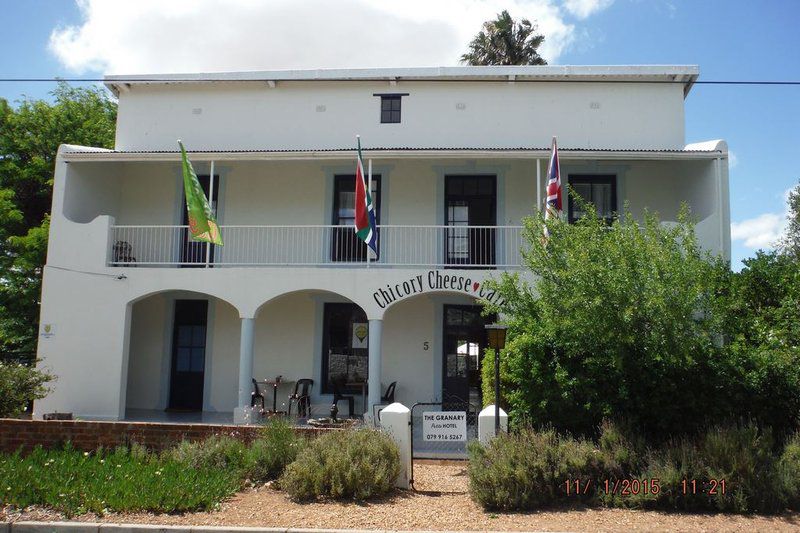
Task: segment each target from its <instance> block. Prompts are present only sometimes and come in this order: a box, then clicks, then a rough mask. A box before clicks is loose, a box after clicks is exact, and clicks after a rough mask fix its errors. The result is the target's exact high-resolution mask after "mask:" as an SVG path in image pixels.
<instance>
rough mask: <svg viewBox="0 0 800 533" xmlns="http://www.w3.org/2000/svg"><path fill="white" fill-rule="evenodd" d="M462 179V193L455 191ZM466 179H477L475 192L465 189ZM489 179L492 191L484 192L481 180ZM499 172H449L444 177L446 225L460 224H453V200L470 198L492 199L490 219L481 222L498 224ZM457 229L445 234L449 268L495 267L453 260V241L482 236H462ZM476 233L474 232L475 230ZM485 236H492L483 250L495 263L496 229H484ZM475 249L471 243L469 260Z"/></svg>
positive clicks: (445, 256) (445, 251) (464, 200)
mask: <svg viewBox="0 0 800 533" xmlns="http://www.w3.org/2000/svg"><path fill="white" fill-rule="evenodd" d="M459 180H460V181H461V187H462V190H461V192H460V193H457V192H454V191H453V188H454V184H455V183H456V182H458V181H459ZM465 180H476V183H475V193H466V192H464V190H463V186H464V181H465ZM482 180H488V181H490V182H491V187H490V189H491V190H490V192H486V193H482V192H480V190H481V181H482ZM497 181H498V180H497V174H447V175H445V177H444V221H443V223H444V225H445V226H448V227H452V228H457V227H458V226H457V225H455V224H453V221H452V220H451V218H450V205H451V202H469V200H470V199H478V200H481V199H482V200H489V201H490V215H489V219H490V220H488V221H487V223H486V224H481V225H484V226H497V191H498V187H497ZM470 224H471V221H469V220H467V225H470ZM456 232H457V230H447V233H446V234H445V249H444V260H445V262H446V263H447V265H448V267H447V268H464V269H471V268H477V269H481V270H489V269H493V268H495V267H493V266H482V267H472V266H469V265H464V264H461V263H460V262H459V261H455V260H453V256H452V255H451V254H452V253H453V252H452V251H451V248H450V247H451V242H452V240H454V239H458V238H466V239H468V240H469V241H470V242H472V240H473V239H476V238H480V237H481V236H480V235H478V234H473V235H469V234H467V235H465V236H460V235H458V234H455V235H454V233H456ZM473 233H474V232H473ZM483 237H484V238H491V244H490V245H489V246H490V247H489V248H487V249H486V250H484V251H483V252H484V253H485V254H486V259H491V263H492V264H494V262H496V260H497V257H496V254H497V248H496V245H497V242H496V238H497V236H496V235H495V233H494V231H488V232H486V231H484V235H483ZM473 252H474V250H472V244H470V252H469V254H470V256H469V258H468V259H469V260H470V261H471V260H472V259H474V258H473V257H472V255H473Z"/></svg>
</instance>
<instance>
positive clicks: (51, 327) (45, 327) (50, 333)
mask: <svg viewBox="0 0 800 533" xmlns="http://www.w3.org/2000/svg"><path fill="white" fill-rule="evenodd" d="M39 335H41V336H42V338H44V339H49V338H50V337H55V335H56V326H55V324H42V325H41V333H40V334H39Z"/></svg>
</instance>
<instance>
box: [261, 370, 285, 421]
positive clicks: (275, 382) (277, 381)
mask: <svg viewBox="0 0 800 533" xmlns="http://www.w3.org/2000/svg"><path fill="white" fill-rule="evenodd" d="M256 383H258V384H259V385H272V412H273V413H277V412H278V385H280V384H281V383H294V380H291V379H283V378H281V377H280V376H278V377H277V378H275V379H265V380H264V381H257V382H256Z"/></svg>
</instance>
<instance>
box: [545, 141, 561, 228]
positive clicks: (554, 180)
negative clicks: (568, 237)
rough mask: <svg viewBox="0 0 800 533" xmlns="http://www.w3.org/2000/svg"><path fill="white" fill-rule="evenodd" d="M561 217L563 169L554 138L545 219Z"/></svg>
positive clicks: (548, 170)
mask: <svg viewBox="0 0 800 533" xmlns="http://www.w3.org/2000/svg"><path fill="white" fill-rule="evenodd" d="M560 215H561V169H560V168H559V165H558V142H557V141H556V138H555V137H553V150H552V152H551V153H550V164H549V165H548V166H547V196H546V197H545V200H544V219H545V220H547V219H549V218H551V217H552V218H558V217H559V216H560ZM544 238H545V241H547V239H549V238H550V232H549V231H548V230H547V226H545V227H544Z"/></svg>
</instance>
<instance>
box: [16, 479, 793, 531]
mask: <svg viewBox="0 0 800 533" xmlns="http://www.w3.org/2000/svg"><path fill="white" fill-rule="evenodd" d="M414 471H415V472H414V473H415V476H416V486H417V492H414V491H400V492H399V493H398V494H396V495H394V496H392V497H389V498H386V499H384V500H381V501H377V502H370V503H365V504H357V503H310V504H302V505H301V504H296V503H292V502H291V501H290V500H289V499H288V498H287V497H286V495H285V494H284V493H282V492H280V491H277V490H274V489H272V488H269V487H261V488H257V489H250V490H247V491H243V492H240V493H239V494H237V495H236V496H235V497H233V498H232V499H231V500H229V501H227V502H224V503H223V504H222V505H221V507H220V509H219V510H218V511H214V512H207V513H192V514H186V515H152V514H146V513H137V514H109V515H106V516H104V517H97V516H94V515H85V516H82V517H79V518H77V520H81V521H102V522H117V523H120V522H121V523H153V524H167V525H178V524H191V525H227V526H264V527H287V528H288V527H303V528H358V529H395V530H411V529H423V530H471V531H478V530H483V531H485V530H508V531H531V530H535V531H623V530H624V531H630V530H635V531H770V532H776V531H800V513H793V514H786V515H781V516H777V517H771V516H738V515H710V514H677V513H660V512H650V511H631V510H626V509H588V508H584V507H581V508H575V509H568V510H557V511H543V512H534V513H497V514H494V513H486V512H484V511H483V510H481V508H480V507H478V506H477V505H476V504H475V503H474V502H473V501H472V500H471V499H470V498H469V494H468V493H467V488H468V478H467V473H466V464H463V465H461V464H453V463H450V464H437V463H422V464H418V465H416V466H415V468H414ZM3 519H4V518H3V512H2V511H0V520H3ZM9 519H11V520H60V519H63V517H61V516H59V515H58V514H56V513H52V512H48V511H43V510H35V509H34V510H27V511H26V512H25V513H22V514H14V515H7V516H6V517H5V520H9Z"/></svg>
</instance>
